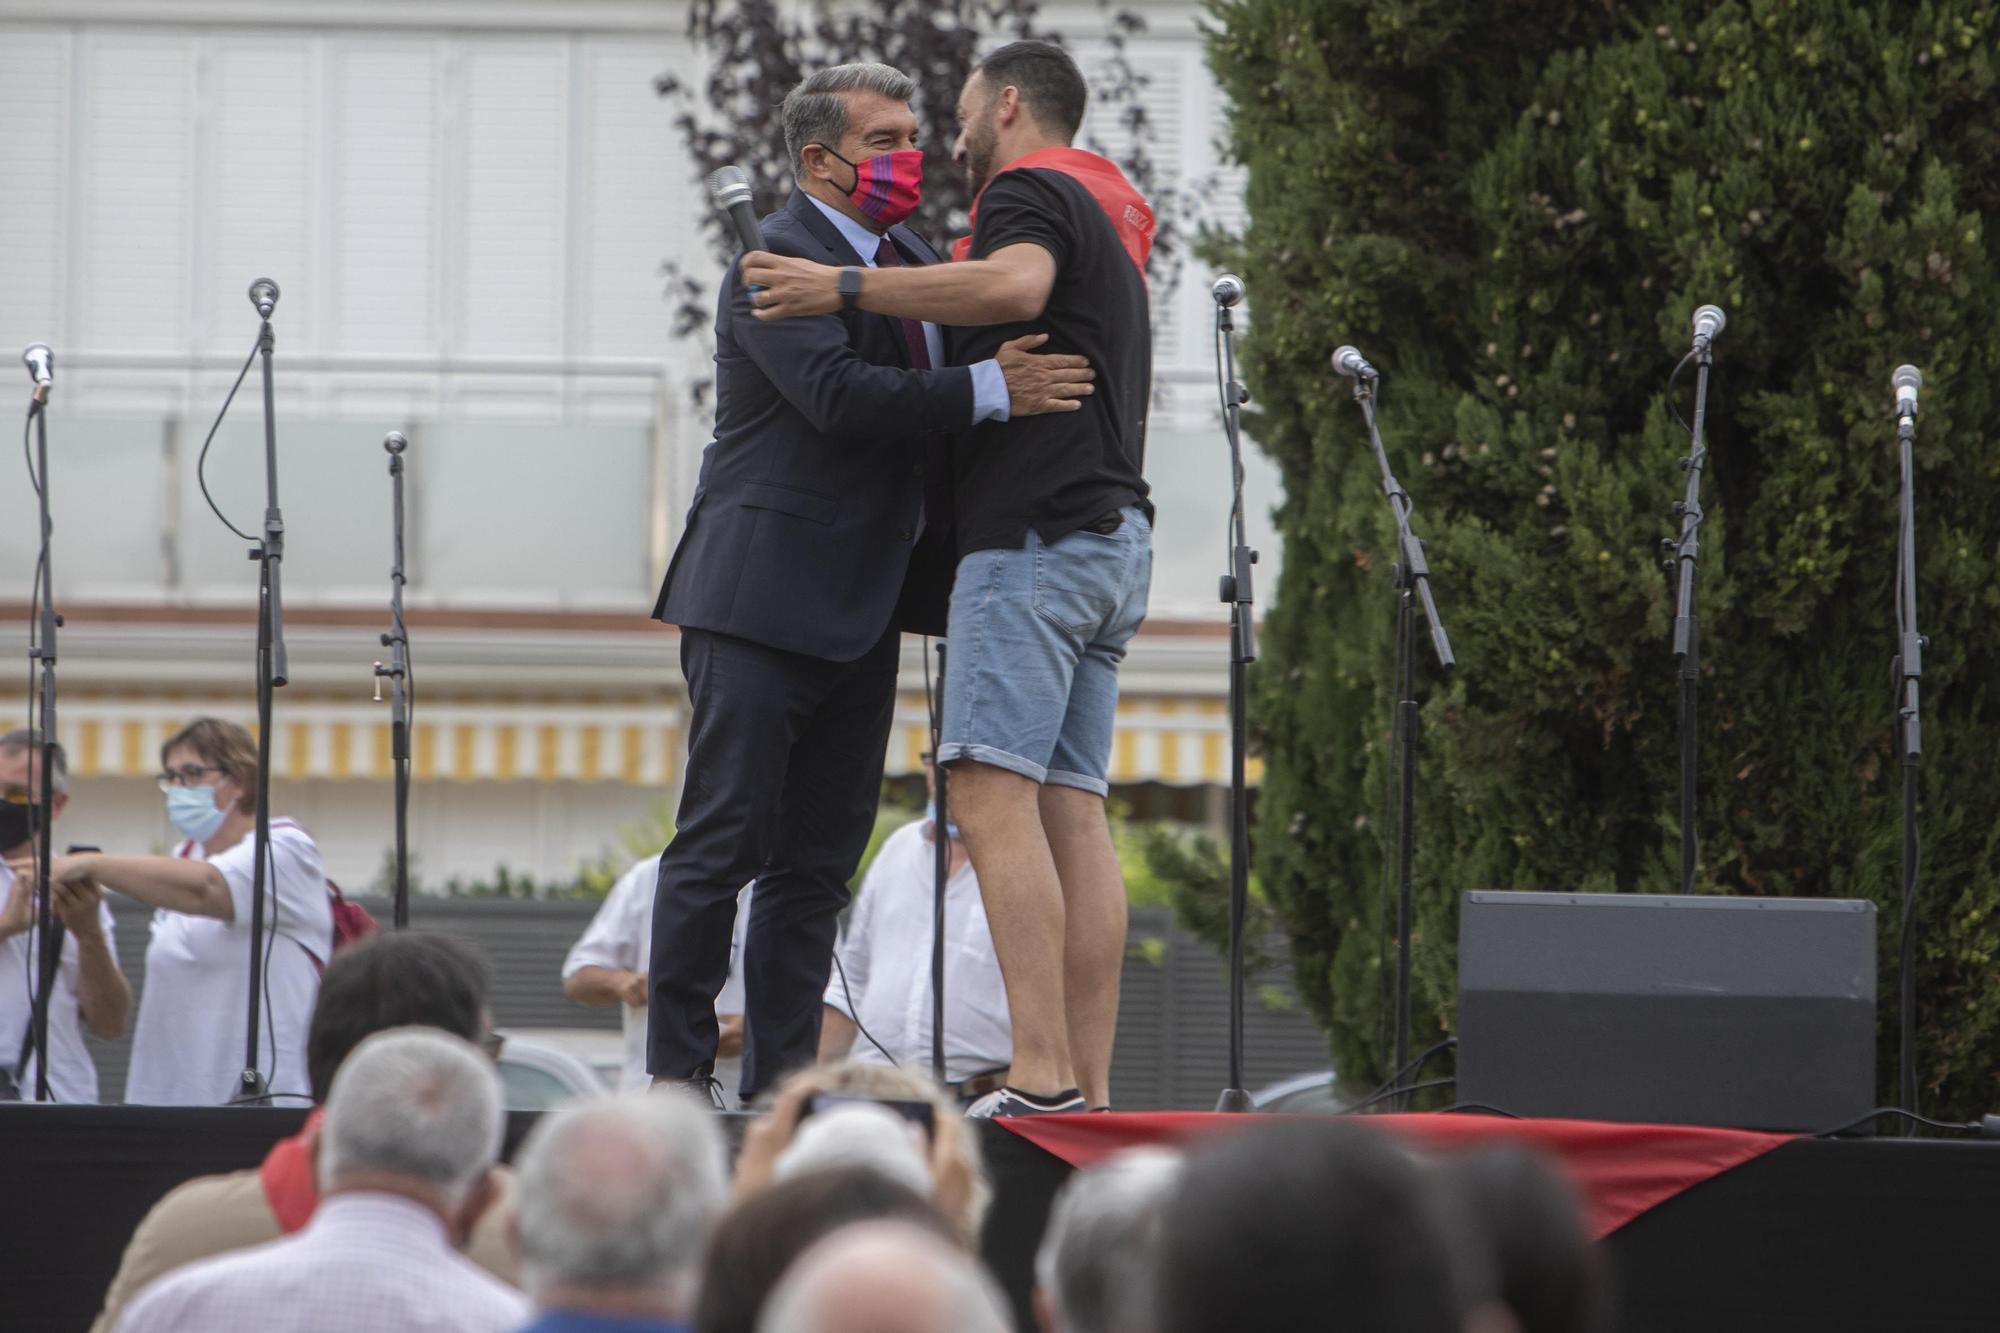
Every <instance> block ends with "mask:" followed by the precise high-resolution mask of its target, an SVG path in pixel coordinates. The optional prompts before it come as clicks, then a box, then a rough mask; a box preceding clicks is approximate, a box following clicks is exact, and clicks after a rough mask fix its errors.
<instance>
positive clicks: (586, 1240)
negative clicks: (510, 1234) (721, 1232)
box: [515, 1092, 728, 1297]
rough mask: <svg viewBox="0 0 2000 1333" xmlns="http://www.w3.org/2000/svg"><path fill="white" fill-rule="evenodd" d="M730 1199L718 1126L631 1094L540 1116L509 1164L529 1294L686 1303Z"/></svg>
mask: <svg viewBox="0 0 2000 1333" xmlns="http://www.w3.org/2000/svg"><path fill="white" fill-rule="evenodd" d="M727 1192H728V1166H727V1154H726V1152H725V1150H724V1148H723V1144H722V1135H721V1132H720V1131H719V1130H717V1128H716V1126H715V1116H714V1114H713V1112H711V1111H709V1110H708V1109H707V1108H706V1107H705V1106H704V1105H701V1104H697V1103H696V1102H695V1101H694V1100H693V1099H692V1098H690V1097H686V1096H682V1095H680V1094H678V1093H672V1092H650V1093H649V1092H638V1093H627V1094H625V1095H622V1096H618V1097H603V1098H596V1099H593V1100H591V1101H587V1102H578V1103H575V1104H573V1105H571V1106H568V1107H565V1108H564V1109H563V1110H561V1111H558V1112H556V1113H555V1114H554V1115H550V1116H545V1117H543V1119H542V1122H541V1123H540V1124H539V1125H537V1126H535V1130H534V1132H533V1133H532V1134H530V1135H529V1136H528V1141H527V1143H526V1144H525V1145H524V1146H523V1147H522V1149H521V1153H520V1156H519V1157H517V1158H516V1159H515V1193H516V1198H517V1200H518V1202H517V1204H516V1207H517V1208H518V1210H519V1214H520V1228H521V1267H522V1271H523V1275H524V1276H525V1277H526V1279H527V1284H528V1288H529V1290H530V1291H531V1292H533V1291H535V1290H536V1289H537V1288H538V1287H541V1286H544V1285H546V1284H551V1283H554V1284H561V1285H564V1286H570V1287H582V1288H587V1289H606V1288H618V1289H629V1288H651V1289H655V1290H659V1291H662V1292H666V1293H668V1294H669V1295H671V1296H675V1297H680V1296H684V1295H685V1294H686V1292H685V1289H684V1286H683V1284H685V1283H688V1281H689V1279H690V1278H691V1276H692V1274H693V1271H694V1269H695V1267H696V1266H697V1265H698V1264H699V1263H700V1262H701V1256H702V1252H703V1250H704V1249H705V1248H706V1247H707V1245H708V1237H709V1232H710V1231H711V1230H712V1229H713V1228H714V1225H715V1220H716V1218H717V1217H718V1216H719V1215H720V1214H721V1212H722V1208H723V1205H724V1203H725V1201H726V1195H727Z"/></svg>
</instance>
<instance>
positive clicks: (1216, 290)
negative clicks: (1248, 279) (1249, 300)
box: [1208, 273, 1243, 310]
mask: <svg viewBox="0 0 2000 1333" xmlns="http://www.w3.org/2000/svg"><path fill="white" fill-rule="evenodd" d="M1208 294H1209V295H1210V296H1212V297H1214V298H1215V303H1216V304H1217V305H1219V306H1221V307H1222V308H1223V309H1225V310H1227V309H1228V308H1229V307H1230V306H1233V305H1235V304H1236V303H1237V302H1238V301H1241V300H1242V299H1243V279H1241V278H1239V277H1237V276H1236V275H1235V274H1234V273H1225V274H1223V275H1222V276H1221V277H1219V278H1217V279H1216V280H1215V285H1214V286H1213V287H1211V288H1209V289H1208Z"/></svg>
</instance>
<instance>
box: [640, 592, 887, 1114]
mask: <svg viewBox="0 0 2000 1333" xmlns="http://www.w3.org/2000/svg"><path fill="white" fill-rule="evenodd" d="M901 637H902V636H901V634H900V633H899V632H898V631H897V629H896V627H895V626H894V625H893V624H892V625H891V626H890V627H889V628H888V630H887V631H886V632H885V633H884V634H883V635H882V637H881V639H880V640H879V641H878V642H877V643H876V644H875V646H874V647H873V648H871V649H869V650H868V651H867V652H866V653H864V654H862V656H861V657H860V658H858V659H856V660H855V661H852V662H830V661H827V660H825V659H823V658H818V657H811V656H807V655H805V654H802V653H789V652H784V651H782V650H780V649H776V648H770V647H766V646H765V645H763V644H758V643H752V642H750V641H749V640H746V639H739V638H735V637H732V636H730V635H726V634H716V633H713V632H710V631H707V630H700V629H685V628H684V629H682V631H681V668H682V670H683V671H684V672H685V673H686V676H687V683H688V696H689V699H690V701H691V703H692V716H691V721H690V723H689V728H688V762H687V772H686V775H685V781H684V786H683V789H682V793H681V805H680V814H679V817H678V821H677V823H676V829H675V833H674V839H673V841H672V842H671V843H669V844H668V845H667V849H666V852H665V853H664V854H663V855H662V856H661V858H660V882H659V891H658V893H657V894H656V896H655V898H654V902H653V965H652V978H651V983H652V996H651V1003H650V1005H649V1006H648V1022H647V1042H648V1065H647V1067H648V1068H649V1069H650V1070H651V1072H652V1074H653V1076H654V1077H656V1078H693V1077H706V1076H707V1075H708V1074H709V1073H711V1072H712V1070H713V1068H714V1064H715V1054H716V1046H717V1032H716V1024H715V996H716V993H717V992H718V991H720V990H721V989H722V983H723V982H724V980H726V979H727V976H728V970H729V937H730V933H731V931H732V929H733V928H734V925H735V919H736V894H737V891H738V890H740V889H741V888H742V887H743V886H744V885H745V884H746V883H748V882H749V881H750V880H752V879H753V878H754V879H755V880H756V881H757V891H756V892H755V893H753V894H752V895H751V898H750V901H751V907H750V927H749V930H748V932H747V935H746V938H745V940H744V945H743V958H742V967H743V984H744V1028H745V1033H744V1048H743V1084H742V1087H741V1089H740V1091H741V1094H742V1096H743V1097H744V1098H745V1099H748V1098H750V1097H752V1096H754V1095H756V1094H757V1093H759V1092H761V1091H763V1090H764V1089H766V1088H769V1087H771V1086H773V1085H775V1084H776V1083H777V1082H779V1081H780V1080H781V1079H783V1078H784V1076H785V1075H786V1074H788V1073H790V1072H791V1071H793V1070H795V1069H799V1068H803V1067H804V1066H806V1065H810V1064H811V1063H813V1061H814V1060H815V1059H816V1058H817V1056H818V1047H819V1016H820V997H821V996H822V994H824V992H825V990H826V983H827V971H828V968H829V967H830V965H831V961H832V957H833V943H834V937H835V935H836V934H837V933H838V930H839V915H840V912H841V910H842V909H843V908H845V907H846V906H847V901H848V890H847V881H848V880H849V879H850V878H851V877H852V876H853V874H854V869H855V867H856V866H857V865H859V864H860V861H861V854H862V852H863V851H865V850H866V849H867V846H868V839H869V835H870V834H871V833H872V832H873V830H874V826H875V809H876V806H877V804H878V800H879V797H880V794H881V787H882V769H883V764H884V761H885V759H886V756H887V750H888V741H889V728H890V724H891V723H892V721H893V720H894V717H895V711H896V666H897V659H898V654H899V652H900V649H901Z"/></svg>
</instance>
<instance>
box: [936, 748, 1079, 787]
mask: <svg viewBox="0 0 2000 1333" xmlns="http://www.w3.org/2000/svg"><path fill="white" fill-rule="evenodd" d="M937 758H938V762H939V763H940V764H949V763H951V762H952V761H953V760H957V759H969V760H971V761H972V762H973V763H975V764H986V765H989V766H990V767H993V768H1004V769H1006V770H1007V771H1008V772H1009V773H1018V774H1020V775H1021V776H1022V777H1024V778H1026V779H1028V781H1030V782H1036V783H1041V782H1048V781H1050V780H1051V779H1052V778H1053V776H1054V775H1053V774H1051V773H1050V772H1049V771H1048V770H1047V769H1046V768H1043V767H1042V766H1041V765H1040V764H1038V763H1036V762H1035V761H1034V760H1032V759H1023V758H1022V757H1021V756H1020V755H1018V754H1009V753H1007V751H1005V750H1001V749H996V748H995V747H993V746H991V745H967V744H965V743H964V742H963V741H946V742H945V743H944V744H942V745H940V746H938V752H937ZM1068 776H1070V777H1075V776H1076V775H1075V774H1069V775H1068ZM1070 785H1075V784H1070Z"/></svg>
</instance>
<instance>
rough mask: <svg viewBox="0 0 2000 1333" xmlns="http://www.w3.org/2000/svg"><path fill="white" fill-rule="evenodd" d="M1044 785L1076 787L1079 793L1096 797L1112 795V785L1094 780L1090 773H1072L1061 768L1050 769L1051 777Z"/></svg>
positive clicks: (1043, 780)
mask: <svg viewBox="0 0 2000 1333" xmlns="http://www.w3.org/2000/svg"><path fill="white" fill-rule="evenodd" d="M1042 785H1043V786H1045V787H1075V788H1076V789H1077V790H1078V791H1087V792H1090V793H1091V794H1093V795H1096V796H1104V797H1109V796H1110V795H1111V784H1110V783H1108V782H1106V781H1105V780H1104V779H1103V778H1094V777H1092V776H1090V774H1088V773H1071V772H1068V771H1066V770H1064V769H1060V768H1052V769H1050V770H1049V775H1048V776H1047V777H1045V778H1043V779H1042Z"/></svg>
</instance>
